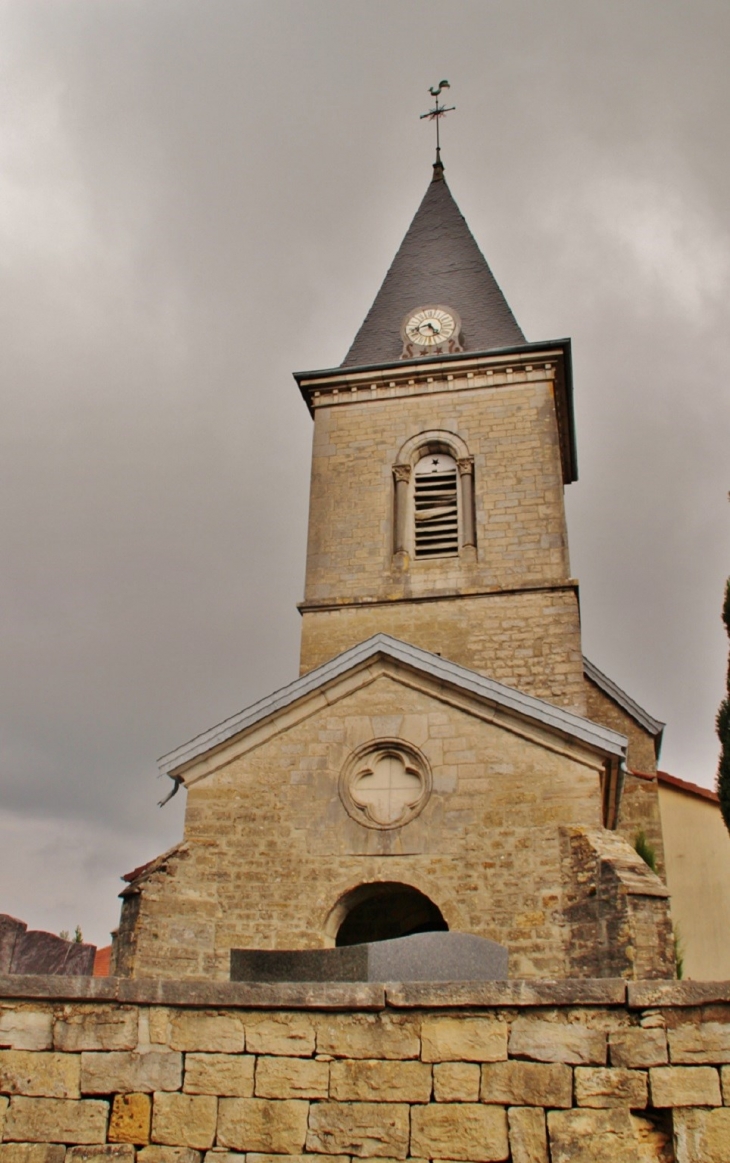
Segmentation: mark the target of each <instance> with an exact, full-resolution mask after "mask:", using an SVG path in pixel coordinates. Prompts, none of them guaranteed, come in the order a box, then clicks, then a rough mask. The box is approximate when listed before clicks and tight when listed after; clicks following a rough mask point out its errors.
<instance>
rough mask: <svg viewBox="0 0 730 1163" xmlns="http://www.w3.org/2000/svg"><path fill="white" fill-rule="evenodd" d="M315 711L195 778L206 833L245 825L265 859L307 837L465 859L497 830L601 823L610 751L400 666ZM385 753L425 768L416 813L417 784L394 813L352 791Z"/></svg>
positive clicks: (222, 757)
mask: <svg viewBox="0 0 730 1163" xmlns="http://www.w3.org/2000/svg"><path fill="white" fill-rule="evenodd" d="M336 695H338V696H339V697H335V696H336ZM307 711H308V713H306V714H301V715H300V716H299V717H298V718H297V719H294V718H293V717H291V718H288V720H287V722H286V723H285V724H281V722H279V723H278V724H276V723H270V724H269V725H268V729H266V730H264V729H262V730H261V731H260V732H258V733H251V734H249V735H248V736H247V737H246V738H245V739H239V740H237V741H236V742H235V743H234V744H232V745H231V747H230V748H228V749H226V750H225V751H223V752H219V753H218V756H217V764H218V765H217V766H216V768H215V769H214V770H208V771H206V772H204V773H203V772H201V773H200V774H196V775H194V776H193V777H192V778H191V777H190V775H189V776H188V786H189V798H188V804H189V809H190V811H191V817H192V819H193V820H194V821H197V822H196V823H195V827H194V832H195V834H196V835H200V833H199V831H198V829H199V828H203V827H209V826H210V821H216V824H215V828H214V831H215V830H216V829H217V828H219V827H221V826H223V825H222V821H223V820H229V819H235V820H237V824H236V830H237V831H238V832H239V833H240V834H241V835H242V836H243V835H246V845H247V847H250V846H251V845H253V846H254V847H258V846H259V845H261V851H262V858H263V854H264V852H268V853H269V854H270V855H271V854H273V851H274V849H273V848H272V845H278V843H279V841H280V839H281V838H282V837H283V838H284V843H285V844H290V843H292V842H293V840H292V837H293V836H294V835H296V836H297V837H300V838H302V839H301V841H300V842H301V843H302V845H303V849H304V850H306V852H307V853H308V854H309V855H310V856H318V857H322V858H325V857H334V856H346V855H352V856H356V855H357V856H360V855H378V854H379V855H389V854H390V855H396V854H397V855H409V854H410V855H413V854H432V855H435V854H439V855H443V856H446V855H453V856H455V855H457V854H458V853H465V852H466V851H468V850H469V848H470V847H471V846H473V845H475V844H478V843H480V842H481V841H480V840H479V837H484V836H485V835H486V834H487V833H489V832H493V831H494V830H495V829H504V828H509V829H520V828H521V829H533V828H537V829H541V828H545V827H549V828H551V829H554V827H555V825H557V824H568V825H581V826H586V827H597V826H600V823H601V782H602V778H603V775H604V768H603V764H602V763H601V761H600V759H599V758H598V757H597V756H595V755H593V754H591V753H590V752H587V751H586V749H585V748H583V747H579V746H576V745H575V744H573V743H567V742H566V741H560V742H557V741H556V739H555V737H554V736H553V735H551V734H550V733H549V732H544V731H541V730H540V729H539V728H529V729H528V728H526V727H525V726H524V725H523V724H520V723H519V722H518V721H517V720H515V719H513V718H511V717H510V716H505V715H500V714H497V713H494V714H492V715H490V714H487V713H481V714H480V713H479V708H477V707H475V706H474V705H473V703H471V702H470V701H469V700H459V699H458V698H456V697H455V696H454V695H453V693H451V692H447V691H443V690H439V689H438V687H437V686H436V685H435V684H429V683H426V682H415V681H413V679H412V678H410V679H406V678H405V677H404V676H403V675H402V674H398V673H397V671H395V669H394V668H393V667H392V666H387V665H381V666H378V667H373V668H372V670H371V673H370V674H369V675H368V681H366V682H362V683H360V684H358V685H351V686H350V689H349V690H345V689H342V688H340V690H339V692H336V691H332V692H330V698H329V699H328V700H327V701H326V702H322V703H318V702H316V701H314V700H313V701H311V702H310V703H309V706H308V708H307ZM276 726H278V727H279V729H278V730H277V729H275V728H276ZM384 756H394V757H395V759H394V761H395V762H396V763H397V762H398V761H399V758H400V759H402V766H403V769H404V770H403V771H401V772H400V773H396V774H400V775H402V776H405V777H406V782H408V772H409V770H410V771H411V772H413V775H412V776H410V779H411V780H412V782H413V785H414V787H415V795H414V797H413V803H412V805H409V804H408V803H407V802H406V801H407V799H408V794H409V788H408V787H406V788H405V789H404V792H403V794H404V796H405V800H404V802H403V804H402V805H401V806H402V808H403V811H402V812H401V811H400V809H399V805H398V804H397V803H396V805H395V810H394V811H393V812H392V813H391V815H390V816H388V814H387V811H386V813H385V814H383V813H379V812H378V811H377V810H376V811H375V813H374V814H370V812H369V811H368V809H369V808H371V807H372V806H373V801H372V798H371V799H370V801H369V802H368V789H365V790H362V788H361V790H360V792H359V794H358V792H357V791H355V790H352V787H353V784H352V781H353V780H354V781H356V780H357V779H358V777H360V776H361V775H362V773H363V772H364V771H366V770H369V771H370V772H371V773H372V775H373V776H375V777H376V778H377V776H378V763H379V762H381V761H382V759H383V757H384ZM191 774H192V773H191ZM369 778H370V777H369ZM419 779H420V780H421V785H422V786H420V787H419V785H418V780H419ZM370 782H371V783H372V782H374V780H373V779H372V778H370ZM353 799H354V801H355V802H354V803H353ZM410 806H413V807H415V809H416V810H415V811H413V812H411V811H410V810H409V808H410ZM376 807H377V805H376ZM204 820H207V821H208V824H207V825H204V824H203V821H204ZM252 821H258V822H259V825H258V826H256V827H254V826H253V823H252ZM274 834H276V836H277V840H276V841H275V840H274Z"/></svg>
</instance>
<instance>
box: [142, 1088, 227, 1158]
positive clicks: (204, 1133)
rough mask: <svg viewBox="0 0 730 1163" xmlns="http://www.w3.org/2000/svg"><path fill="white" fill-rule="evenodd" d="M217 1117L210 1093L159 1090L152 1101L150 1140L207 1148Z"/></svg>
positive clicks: (210, 1144) (214, 1099)
mask: <svg viewBox="0 0 730 1163" xmlns="http://www.w3.org/2000/svg"><path fill="white" fill-rule="evenodd" d="M228 1101H234V1100H231V1099H229V1100H228ZM217 1117H218V1099H217V1098H215V1097H214V1096H213V1095H210V1094H169V1093H167V1092H164V1091H161V1092H158V1093H157V1094H155V1096H154V1099H153V1105H152V1141H153V1142H154V1143H167V1144H168V1145H169V1146H171V1147H195V1148H196V1150H198V1151H200V1150H206V1149H207V1148H208V1147H212V1146H213V1142H214V1140H215V1128H216V1122H217Z"/></svg>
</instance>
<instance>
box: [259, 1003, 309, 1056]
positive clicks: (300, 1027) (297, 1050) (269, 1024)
mask: <svg viewBox="0 0 730 1163" xmlns="http://www.w3.org/2000/svg"><path fill="white" fill-rule="evenodd" d="M314 1042H315V1035H314V1026H313V1024H312V1022H311V1020H310V1019H309V1018H308V1017H305V1016H304V1015H303V1014H271V1015H268V1016H266V1017H258V1018H257V1017H251V1018H247V1019H246V1049H247V1050H248V1052H249V1054H273V1055H281V1056H282V1057H284V1058H309V1057H311V1055H312V1054H313V1053H314Z"/></svg>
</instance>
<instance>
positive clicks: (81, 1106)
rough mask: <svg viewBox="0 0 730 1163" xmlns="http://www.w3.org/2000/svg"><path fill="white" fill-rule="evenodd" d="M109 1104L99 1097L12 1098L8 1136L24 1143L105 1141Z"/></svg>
mask: <svg viewBox="0 0 730 1163" xmlns="http://www.w3.org/2000/svg"><path fill="white" fill-rule="evenodd" d="M108 1115H109V1103H108V1102H100V1101H99V1100H98V1099H80V1100H79V1099H70V1098H25V1097H21V1096H20V1095H18V1096H15V1097H13V1098H11V1100H10V1107H9V1109H8V1112H7V1115H6V1118H5V1131H4V1135H5V1139H6V1141H11V1142H13V1141H15V1142H20V1143H47V1142H49V1141H50V1142H57V1143H58V1142H61V1143H103V1142H104V1139H105V1138H106V1124H107V1118H108Z"/></svg>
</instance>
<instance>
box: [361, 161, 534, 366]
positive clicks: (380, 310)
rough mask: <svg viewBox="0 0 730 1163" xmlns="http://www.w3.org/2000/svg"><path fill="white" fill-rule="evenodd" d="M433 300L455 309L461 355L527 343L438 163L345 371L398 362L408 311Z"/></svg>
mask: <svg viewBox="0 0 730 1163" xmlns="http://www.w3.org/2000/svg"><path fill="white" fill-rule="evenodd" d="M431 303H443V304H444V305H446V306H449V307H453V308H454V309H455V310H456V311H458V312H459V314H460V316H461V321H462V342H463V344H464V350H465V351H490V350H492V349H493V348H499V347H510V346H514V345H518V344H523V343H525V337H524V335H523V334H522V331H521V329H520V327H519V324H518V323H517V320H516V319H515V317H514V315H513V314H512V312H511V310H510V308H509V305H508V303H507V300H506V299H505V297H504V295H503V294H502V291H501V290H500V288H499V285H498V284H497V280H496V279H495V277H494V275H493V274H492V272H491V270H490V269H489V265H488V263H487V260H486V259H485V258H484V255H483V254H482V252H481V251H480V249H479V247H478V245H477V243H476V241H475V239H474V236H473V235H472V233H471V231H470V230H469V227H468V226H467V224H466V220H465V219H464V216H463V214H462V213H461V211H460V210H459V207H458V206H457V205H456V202H455V201H454V198H453V196H452V194H451V191H450V190H449V187H448V185H447V184H446V180H445V178H444V176H443V168H442V167H441V166H439V165H436V166H434V175H433V180H432V181H431V182H430V183H429V186H428V189H427V190H426V193H425V196H424V198H423V201H422V202H421V205H420V206H419V207H418V210H417V211H416V215H415V218H414V219H413V221H412V222H411V225H410V227H409V228H408V232H407V233H406V236H405V238H404V239H403V241H402V243H401V245H400V248H399V250H398V253H397V254H396V256H395V258H394V259H393V263H392V265H391V267H390V270H389V271H388V273H387V275H386V276H385V280H384V282H383V285H382V286H381V288H380V290H379V291H378V294H377V295H376V297H375V302H374V303H373V305H372V307H371V308H370V310H369V311H368V314H367V316H366V317H365V321H364V323H363V324H362V326H361V328H360V330H359V331H358V333H357V335H356V336H355V340H354V342H353V344H352V347H351V348H350V350H349V351H348V353H347V355H346V356H345V358H344V360H343V362H342V366H343V367H353V366H361V365H363V364H374V363H387V362H389V361H391V360H392V361H395V360H398V359H399V358H400V355H401V351H402V348H403V341H402V339H401V335H400V327H401V323H402V322H403V319H404V317H405V315H406V313H407V312H408V311H411V310H413V309H414V308H416V307H419V306H423V305H426V304H431Z"/></svg>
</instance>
